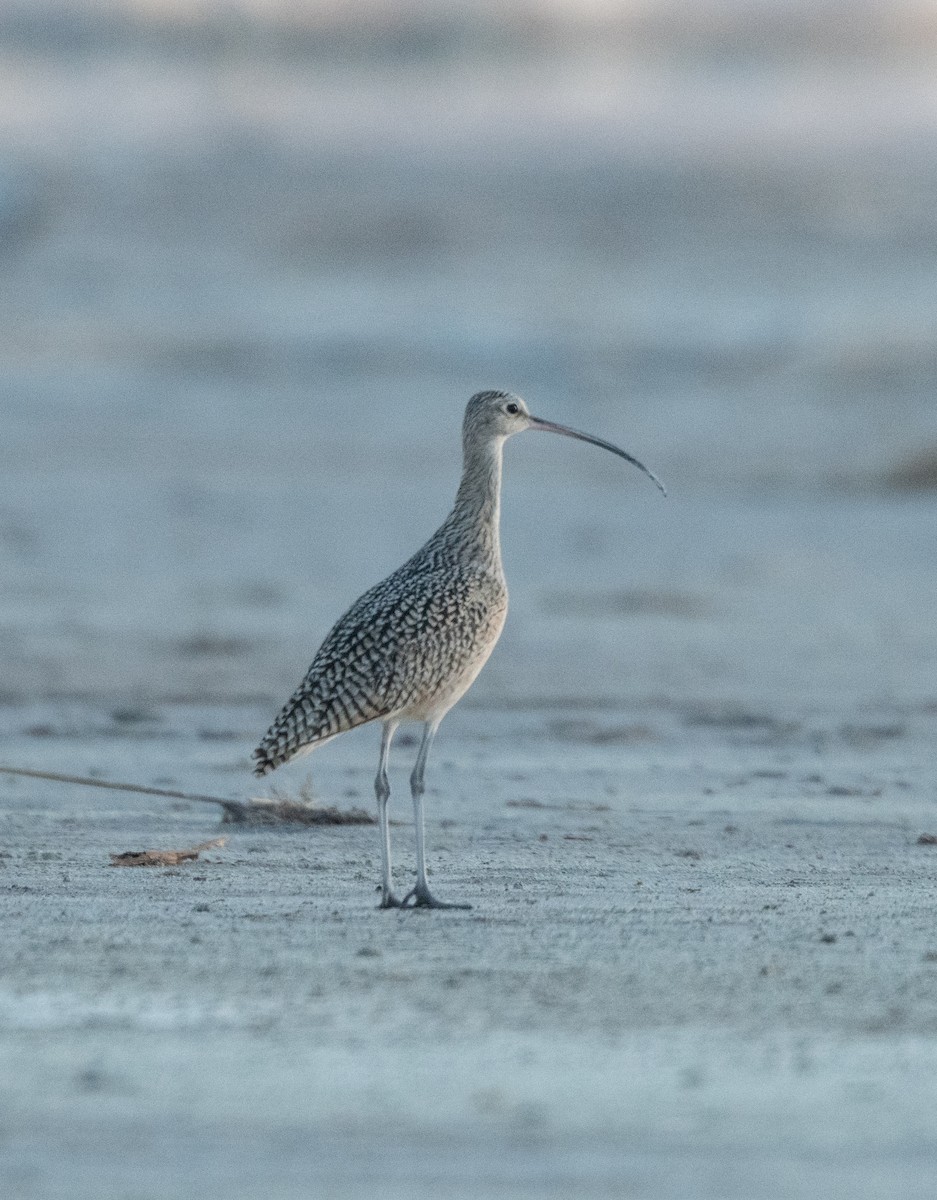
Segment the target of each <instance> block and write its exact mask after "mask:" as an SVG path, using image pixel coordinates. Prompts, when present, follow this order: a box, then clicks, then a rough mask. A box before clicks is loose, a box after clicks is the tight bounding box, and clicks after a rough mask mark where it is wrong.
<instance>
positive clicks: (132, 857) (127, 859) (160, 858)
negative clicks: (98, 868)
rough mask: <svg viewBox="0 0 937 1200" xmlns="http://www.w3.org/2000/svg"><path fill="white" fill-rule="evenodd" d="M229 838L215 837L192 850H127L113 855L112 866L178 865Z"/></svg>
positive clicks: (221, 844)
mask: <svg viewBox="0 0 937 1200" xmlns="http://www.w3.org/2000/svg"><path fill="white" fill-rule="evenodd" d="M227 840H228V839H227V838H213V839H212V841H210V842H202V843H201V844H200V845H198V846H193V847H192V848H191V849H190V850H125V851H124V852H123V854H112V855H111V866H112V867H178V865H179V864H180V863H181V862H188V861H189V860H191V859H196V858H198V856H199V854H200V853H201V852H202V851H203V850H214V849H215V848H216V847H218V846H223V845H224V844H225V842H226V841H227Z"/></svg>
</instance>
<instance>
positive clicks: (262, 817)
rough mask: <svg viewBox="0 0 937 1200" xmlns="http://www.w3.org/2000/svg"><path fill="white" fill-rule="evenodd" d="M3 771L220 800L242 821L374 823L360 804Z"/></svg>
mask: <svg viewBox="0 0 937 1200" xmlns="http://www.w3.org/2000/svg"><path fill="white" fill-rule="evenodd" d="M0 774H2V775H21V776H25V777H26V778H27V779H47V780H50V781H51V782H52V783H75V784H79V785H81V786H82V787H94V788H110V789H111V791H115V792H136V793H137V794H138V795H142V796H162V797H163V798H164V799H166V800H191V801H193V802H194V803H196V804H219V805H220V806H221V807H222V809H223V810H224V816H223V818H222V820H224V821H225V822H230V823H232V824H240V825H279V824H283V823H290V822H292V823H294V824H298V825H373V824H374V817H372V816H371V814H370V813H368V812H365V811H364V809H361V808H352V809H346V810H342V809H338V808H333V807H329V808H319V807H318V806H317V805H312V804H304V803H299V802H297V801H294V800H269V801H267V800H252V801H250V802H249V803H247V804H245V803H243V802H242V801H240V800H225V799H223V798H222V797H221V796H203V795H201V794H200V793H199V792H180V791H176V790H175V789H174V788H157V787H145V786H144V785H143V784H139V783H116V782H113V781H112V780H110V779H94V778H91V777H90V776H87V775H65V774H61V773H60V772H57V771H36V770H32V769H31V768H29V767H4V766H0Z"/></svg>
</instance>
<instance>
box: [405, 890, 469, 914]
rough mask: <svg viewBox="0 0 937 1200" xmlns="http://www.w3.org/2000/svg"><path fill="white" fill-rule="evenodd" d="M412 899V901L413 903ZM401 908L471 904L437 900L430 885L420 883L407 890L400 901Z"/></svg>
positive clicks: (454, 906)
mask: <svg viewBox="0 0 937 1200" xmlns="http://www.w3.org/2000/svg"><path fill="white" fill-rule="evenodd" d="M411 901H412V903H411ZM400 907H401V908H461V909H467V908H471V907H472V906H471V904H446V903H445V902H444V901H442V900H437V899H436V897H435V896H434V895H433V893H432V892H431V891H430V890H429V888H428V887H425V886H423V887H420V885H419V884H417V885H416V887H415V888H414V889H413V890H412V891H410V892H407V894H406V896H404V898H403V900H402V901H401V902H400Z"/></svg>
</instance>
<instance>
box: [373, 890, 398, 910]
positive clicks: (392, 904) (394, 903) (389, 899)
mask: <svg viewBox="0 0 937 1200" xmlns="http://www.w3.org/2000/svg"><path fill="white" fill-rule="evenodd" d="M403 905H404V902H403V901H401V900H398V899H397V897H396V896H395V895H394V893H393V892H384V893H383V894H382V895H381V902H380V904H379V905H378V908H403Z"/></svg>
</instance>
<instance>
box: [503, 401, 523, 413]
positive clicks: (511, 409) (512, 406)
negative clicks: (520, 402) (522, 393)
mask: <svg viewBox="0 0 937 1200" xmlns="http://www.w3.org/2000/svg"><path fill="white" fill-rule="evenodd" d="M504 411H505V412H509V413H510V414H511V415H512V416H514V415H515V414H516V413H519V412H520V411H521V410H520V408H519V407H518V406H517V405H516V404H514V403H511V404H508V405H506V406H505V409H504Z"/></svg>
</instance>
